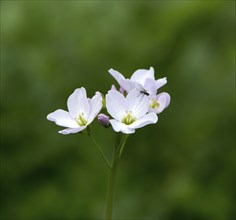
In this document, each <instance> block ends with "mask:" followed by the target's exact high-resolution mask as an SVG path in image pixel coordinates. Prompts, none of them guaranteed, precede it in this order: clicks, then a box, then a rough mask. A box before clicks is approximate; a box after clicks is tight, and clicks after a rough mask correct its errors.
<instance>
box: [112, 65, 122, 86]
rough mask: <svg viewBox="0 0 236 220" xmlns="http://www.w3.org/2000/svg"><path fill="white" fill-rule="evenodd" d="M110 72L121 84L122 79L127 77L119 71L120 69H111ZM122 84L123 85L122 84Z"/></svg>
mask: <svg viewBox="0 0 236 220" xmlns="http://www.w3.org/2000/svg"><path fill="white" fill-rule="evenodd" d="M108 72H109V73H110V74H111V75H112V76H113V77H114V78H115V80H116V81H117V82H118V83H119V84H120V80H121V79H125V77H124V76H123V75H122V74H121V73H119V72H118V71H116V70H113V69H109V70H108ZM120 86H121V85H120Z"/></svg>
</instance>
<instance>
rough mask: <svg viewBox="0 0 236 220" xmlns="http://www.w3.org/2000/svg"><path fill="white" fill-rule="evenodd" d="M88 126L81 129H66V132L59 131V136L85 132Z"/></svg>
mask: <svg viewBox="0 0 236 220" xmlns="http://www.w3.org/2000/svg"><path fill="white" fill-rule="evenodd" d="M86 127H87V126H81V127H79V128H66V129H64V130H61V131H58V133H59V134H74V133H78V132H80V131H82V130H84V129H85V128H86Z"/></svg>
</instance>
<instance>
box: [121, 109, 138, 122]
mask: <svg viewBox="0 0 236 220" xmlns="http://www.w3.org/2000/svg"><path fill="white" fill-rule="evenodd" d="M135 121H136V118H134V117H133V116H132V112H127V115H126V116H125V117H124V118H122V120H121V122H122V123H124V124H126V125H130V124H132V123H133V122H135Z"/></svg>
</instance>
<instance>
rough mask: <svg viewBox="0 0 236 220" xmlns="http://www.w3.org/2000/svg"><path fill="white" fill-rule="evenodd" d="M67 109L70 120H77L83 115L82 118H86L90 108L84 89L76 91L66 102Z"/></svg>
mask: <svg viewBox="0 0 236 220" xmlns="http://www.w3.org/2000/svg"><path fill="white" fill-rule="evenodd" d="M67 107H68V110H69V112H70V114H71V117H72V118H77V117H78V115H79V114H81V113H83V115H84V118H86V119H87V118H88V115H89V112H90V106H89V102H88V99H87V94H86V90H85V88H83V87H82V88H80V89H76V90H75V91H74V92H73V93H72V94H71V95H70V97H69V98H68V100H67Z"/></svg>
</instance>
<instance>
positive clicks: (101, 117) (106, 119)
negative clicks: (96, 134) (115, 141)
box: [98, 114, 110, 128]
mask: <svg viewBox="0 0 236 220" xmlns="http://www.w3.org/2000/svg"><path fill="white" fill-rule="evenodd" d="M98 122H99V123H100V124H101V125H102V126H104V127H105V128H108V127H109V126H110V121H109V117H108V116H107V115H105V114H99V115H98Z"/></svg>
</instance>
